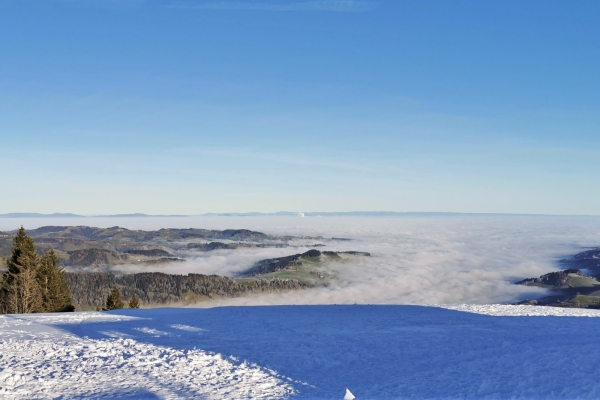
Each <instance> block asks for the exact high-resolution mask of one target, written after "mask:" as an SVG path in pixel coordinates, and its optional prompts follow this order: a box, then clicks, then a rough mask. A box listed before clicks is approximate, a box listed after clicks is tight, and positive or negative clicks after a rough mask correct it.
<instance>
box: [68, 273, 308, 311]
mask: <svg viewBox="0 0 600 400" xmlns="http://www.w3.org/2000/svg"><path fill="white" fill-rule="evenodd" d="M66 278H67V282H68V283H69V286H70V287H71V291H72V293H73V303H74V304H75V305H76V306H77V307H78V308H91V309H93V308H96V309H100V308H102V307H104V306H103V304H105V303H104V301H105V299H106V293H108V292H110V291H111V290H112V289H114V288H115V287H116V288H118V290H119V292H120V293H121V294H122V295H123V297H125V298H127V299H130V298H133V296H136V297H137V298H138V299H139V301H141V302H143V303H144V304H146V305H169V304H191V303H197V302H200V301H205V300H211V299H216V298H223V297H241V296H247V295H250V294H253V293H269V292H282V291H288V290H298V289H305V288H308V287H311V286H310V285H308V284H306V283H304V282H301V281H298V280H296V279H277V278H273V279H248V280H245V281H240V280H235V279H231V278H228V277H225V276H218V275H202V274H188V275H172V274H164V273H161V272H142V273H136V274H127V275H120V276H117V275H114V274H110V273H106V272H67V273H66ZM105 308H107V307H105Z"/></svg>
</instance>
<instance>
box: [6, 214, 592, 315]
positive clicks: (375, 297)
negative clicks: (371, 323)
mask: <svg viewBox="0 0 600 400" xmlns="http://www.w3.org/2000/svg"><path fill="white" fill-rule="evenodd" d="M21 224H23V225H24V226H25V227H26V228H29V229H33V228H36V227H39V226H44V225H88V226H100V227H109V226H115V225H118V226H122V227H125V228H129V229H143V230H152V229H160V228H191V227H193V228H206V229H240V228H244V229H251V230H257V231H261V232H265V233H269V234H273V235H294V236H322V237H324V238H332V237H336V238H348V239H351V240H349V241H327V240H325V241H319V240H300V241H298V242H297V243H296V244H297V247H290V248H274V249H264V248H262V249H238V250H219V251H215V252H208V253H186V254H185V255H186V256H187V257H188V261H186V262H185V263H172V264H169V265H166V266H156V267H152V268H151V269H152V270H155V271H162V272H166V273H179V274H185V273H189V272H194V273H204V274H218V275H227V276H235V275H236V274H237V273H238V272H240V271H243V270H245V269H247V268H250V267H251V266H252V265H253V264H254V263H255V262H256V261H258V260H262V259H265V258H272V257H281V256H285V255H290V254H295V253H298V252H304V251H306V250H307V247H305V246H306V245H310V244H316V243H322V244H325V245H326V246H325V247H321V248H319V249H321V250H333V251H348V250H355V251H366V252H369V253H371V254H372V256H371V257H365V258H357V259H356V260H354V261H351V262H346V263H341V264H335V265H332V266H330V267H329V268H330V269H331V270H335V271H336V276H337V278H336V279H335V280H333V281H332V282H331V285H330V286H329V287H327V288H319V289H311V290H305V291H296V292H290V293H284V294H270V295H261V296H253V297H250V298H243V299H228V300H223V301H221V302H219V303H211V305H215V304H219V305H221V304H230V305H233V304H238V305H241V304H345V303H369V304H373V303H388V304H389V303H403V304H406V303H409V304H459V303H472V304H481V303H508V302H514V301H517V300H521V299H525V298H535V297H540V296H541V295H543V294H544V293H545V292H544V291H543V290H541V289H535V288H530V287H523V286H518V285H514V284H513V282H514V281H516V280H519V279H523V278H526V277H533V276H539V275H542V274H544V273H547V272H551V271H556V270H558V269H560V266H559V265H558V263H557V261H558V260H559V259H560V258H563V257H567V256H570V255H573V254H575V253H578V252H580V251H582V250H584V249H586V248H589V247H597V246H599V245H600V218H599V217H554V216H483V215H481V216H474V215H453V216H407V217H391V218H381V217H377V218H367V217H306V218H300V217H275V216H261V217H179V218H167V217H163V218H120V219H117V218H82V219H79V218H77V219H75V218H69V219H62V220H56V219H48V218H43V219H19V220H16V219H0V230H9V229H15V228H16V227H18V226H20V225H21ZM124 269H125V270H126V271H127V272H138V271H141V270H144V271H149V270H150V268H148V267H147V266H146V267H139V266H138V267H132V266H128V267H125V268H124Z"/></svg>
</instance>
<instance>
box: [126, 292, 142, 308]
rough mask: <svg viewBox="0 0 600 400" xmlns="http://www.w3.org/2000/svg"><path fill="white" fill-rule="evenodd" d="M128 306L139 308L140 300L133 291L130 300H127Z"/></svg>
mask: <svg viewBox="0 0 600 400" xmlns="http://www.w3.org/2000/svg"><path fill="white" fill-rule="evenodd" d="M129 308H140V300H139V299H138V297H137V296H136V295H135V293H134V294H133V296H131V300H129Z"/></svg>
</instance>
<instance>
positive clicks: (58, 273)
mask: <svg viewBox="0 0 600 400" xmlns="http://www.w3.org/2000/svg"><path fill="white" fill-rule="evenodd" d="M59 262H60V260H59V259H58V257H57V256H56V253H55V252H54V250H48V251H46V252H45V253H44V255H43V256H42V259H41V260H40V266H39V268H38V273H37V280H38V284H39V286H40V290H41V293H42V304H43V309H44V312H64V311H73V310H74V309H75V307H73V304H72V300H71V291H70V290H69V285H67V279H66V278H65V272H64V270H63V269H62V268H60V267H59Z"/></svg>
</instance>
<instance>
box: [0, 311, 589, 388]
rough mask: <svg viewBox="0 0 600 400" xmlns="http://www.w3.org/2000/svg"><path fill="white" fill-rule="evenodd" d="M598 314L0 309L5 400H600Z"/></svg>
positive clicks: (0, 377) (1, 375) (0, 365)
mask: <svg viewBox="0 0 600 400" xmlns="http://www.w3.org/2000/svg"><path fill="white" fill-rule="evenodd" d="M599 316H600V311H594V310H567V309H556V308H546V307H528V306H499V305H492V306H452V307H423V306H368V305H365V306H281V307H223V308H212V309H154V310H121V311H118V312H110V313H93V312H92V313H74V314H55V315H47V314H46V315H25V316H24V315H18V316H1V317H0V397H2V398H11V397H14V398H56V397H62V398H81V397H94V398H182V399H183V398H194V397H197V398H215V399H221V398H235V399H237V398H260V397H262V398H286V397H298V398H332V399H342V398H344V395H345V393H346V389H349V390H350V391H351V392H352V394H353V395H354V396H356V398H357V399H366V398H417V399H424V398H436V399H438V398H489V399H505V398H536V399H541V398H543V399H553V398H554V399H572V398H582V399H588V398H589V399H592V398H598V397H600V367H599V365H600V341H599V340H598V339H597V337H598V335H597V332H598V331H599V330H600V319H598V318H577V317H599Z"/></svg>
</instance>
